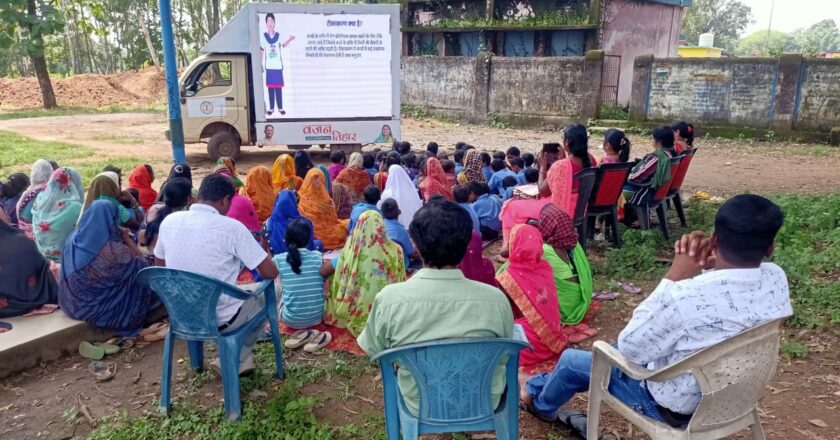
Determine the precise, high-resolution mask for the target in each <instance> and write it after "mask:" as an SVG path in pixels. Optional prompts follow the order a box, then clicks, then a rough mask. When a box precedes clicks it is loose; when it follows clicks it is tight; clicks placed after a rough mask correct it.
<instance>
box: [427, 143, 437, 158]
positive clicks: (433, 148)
mask: <svg viewBox="0 0 840 440" xmlns="http://www.w3.org/2000/svg"><path fill="white" fill-rule="evenodd" d="M439 148H440V147H439V146H438V144H437V142H429V143H428V144H427V145H426V157H437V154H438V149H439Z"/></svg>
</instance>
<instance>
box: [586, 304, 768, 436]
mask: <svg viewBox="0 0 840 440" xmlns="http://www.w3.org/2000/svg"><path fill="white" fill-rule="evenodd" d="M783 320H784V319H777V320H774V321H769V322H766V323H764V324H762V325H760V326H758V327H755V328H752V329H750V330H747V331H744V332H742V333H739V334H738V335H736V336H733V337H732V338H730V339H727V340H726V341H723V342H721V343H719V344H717V345H713V346H711V347H708V348H706V349H704V350H701V351H698V352H697V353H694V354H693V355H691V356H689V357H687V358H685V359H683V360H681V361H679V362H677V363H675V364H673V365H670V366H668V367H665V368H662V369H660V370H658V371H651V370H648V369H646V368H644V367H640V366H638V365H635V364H633V363H632V362H630V361H628V360H627V359H626V358H625V357H624V356H623V355H622V354H621V353H620V352H619V351H618V350H617V349H616V348H614V347H613V346H611V345H609V344H607V343H606V342H603V341H597V342H595V344H594V346H593V347H592V352H593V359H592V379H591V380H590V383H589V415H588V417H587V419H588V423H587V431H586V438H587V439H588V440H597V439H598V422H599V420H598V419H599V417H600V415H601V403H602V402H603V403H606V404H607V405H609V406H610V408H612V409H613V410H614V411H616V412H617V413H619V414H620V415H621V416H623V417H624V418H625V419H627V420H628V421H630V422H631V423H633V424H634V425H636V426H637V427H639V428H640V429H641V430H642V431H644V432H645V433H646V434H647V435H649V436H650V437H651V439H653V440H658V439H668V440H671V439H691V440H695V439H718V438H722V437H726V436H728V435H731V434H733V433H736V432H738V431H740V430H742V429H746V428H751V429H752V437H753V439H754V440H763V439H764V430H763V429H762V428H761V421H760V420H759V418H758V411H757V410H756V406H757V404H758V399H759V398H760V397H761V395H762V393H763V392H764V389H765V388H766V387H767V385H769V384H770V380H772V378H773V375H774V374H775V373H776V364H777V363H778V353H779V326H780V325H781V323H782V321H783ZM612 367H617V368H619V369H620V370H622V371H623V372H624V373H625V374H627V375H628V376H630V377H632V378H633V379H636V380H649V381H651V382H664V381H667V380H670V379H673V378H675V377H677V376H680V375H682V374H685V373H691V374H694V377H695V378H696V379H697V383H698V384H699V385H700V390H701V391H702V393H703V395H702V397H701V399H700V404H699V405H698V406H697V409H696V410H695V412H694V415H693V416H692V417H691V421H690V422H689V423H688V426H687V427H686V428H685V429H676V428H672V427H671V426H669V425H667V424H665V423H661V422H659V421H656V420H653V419H650V418H647V417H645V416H644V415H642V414H639V413H638V412H636V411H635V410H633V408H631V407H629V406H627V405H625V404H623V403H622V402H621V401H619V400H618V399H616V398H615V397H614V396H612V395H611V394H610V393H609V391H608V387H609V384H610V369H611V368H612Z"/></svg>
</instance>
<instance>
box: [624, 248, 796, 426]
mask: <svg viewBox="0 0 840 440" xmlns="http://www.w3.org/2000/svg"><path fill="white" fill-rule="evenodd" d="M792 314H793V308H792V307H791V304H790V292H789V291H788V281H787V276H786V275H785V272H784V270H782V268H780V267H779V266H777V265H775V264H773V263H764V264H762V265H761V267H759V268H756V269H729V270H718V271H709V272H706V273H703V274H702V275H699V276H697V277H695V278H692V279H689V280H683V281H679V282H673V281H670V280H662V282H661V283H659V286H658V287H657V288H656V290H654V291H653V293H652V294H651V295H650V296H649V297H648V298H647V299H645V300H644V301H643V302H642V303H641V304H639V306H638V307H636V310H635V311H633V317H632V318H631V319H630V322H629V323H628V324H627V327H625V328H624V330H622V331H621V334H620V335H619V336H618V350H619V351H620V352H621V353H622V354H623V355H624V356H625V357H627V358H628V359H629V360H631V361H632V362H634V363H636V364H639V365H647V368H648V369H650V370H658V369H660V368H663V367H666V366H668V365H672V364H674V363H676V362H677V361H680V360H682V359H684V358H686V357H688V356H689V355H691V354H693V353H694V352H696V351H699V350H702V349H703V348H706V347H709V346H712V345H715V344H717V343H719V342H721V341H724V340H726V339H728V338H730V337H732V336H735V335H736V334H738V333H740V332H742V331H744V330H747V329H750V328H753V327H756V326H758V325H760V324H762V323H764V322H767V321H770V320H773V319H778V318H783V317H786V316H790V315H792ZM647 388H648V390H649V391H650V393H651V395H652V396H653V398H654V399H655V400H656V402H657V403H659V405H660V406H663V407H665V408H668V409H670V410H671V411H674V412H677V413H680V414H692V413H693V412H694V410H695V409H696V408H697V405H698V404H699V403H700V397H701V392H700V386H699V385H697V380H696V379H695V378H694V376H693V375H691V374H684V375H682V376H679V377H676V378H674V379H672V380H669V381H667V382H647Z"/></svg>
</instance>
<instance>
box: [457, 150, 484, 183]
mask: <svg viewBox="0 0 840 440" xmlns="http://www.w3.org/2000/svg"><path fill="white" fill-rule="evenodd" d="M483 168H484V162H482V161H481V154H479V153H478V151H476V150H467V153H466V155H465V156H464V171H462V172H461V174H458V184H460V185H464V184H466V183H469V182H486V181H487V177H486V176H485V175H484V171H483Z"/></svg>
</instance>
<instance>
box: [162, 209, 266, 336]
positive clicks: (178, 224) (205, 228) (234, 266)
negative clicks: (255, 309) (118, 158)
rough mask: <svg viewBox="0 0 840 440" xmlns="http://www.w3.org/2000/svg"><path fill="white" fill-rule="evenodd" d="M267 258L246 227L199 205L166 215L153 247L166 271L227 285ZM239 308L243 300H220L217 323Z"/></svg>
mask: <svg viewBox="0 0 840 440" xmlns="http://www.w3.org/2000/svg"><path fill="white" fill-rule="evenodd" d="M267 256H268V254H266V252H265V251H264V250H263V248H261V247H260V245H259V244H258V243H257V241H256V240H254V236H253V235H251V233H250V232H248V229H247V228H246V227H245V225H243V224H242V223H240V222H239V221H238V220H235V219H232V218H230V217H225V216H223V215H221V214H219V211H217V210H216V208H213V207H212V206H210V205H203V204H199V203H196V204H194V205H192V207H190V210H189V211H182V212H176V213H173V214H169V215H168V216H167V217H166V218H165V219H164V220H163V222H162V223H161V225H160V232H159V233H158V240H157V245H156V246H155V257H157V258H160V259H161V260H166V267H168V268H170V269H177V270H185V271H188V272H193V273H197V274H200V275H204V276H207V277H210V278H215V279H217V280H220V281H224V282H226V283H228V284H230V285H236V278H237V277H238V276H239V273H240V272H242V267H243V266H244V267H247V268H248V269H251V270H253V269H255V268H256V267H257V266H259V265H260V263H262V262H263V260H265V257H267ZM241 304H242V300H239V299H236V298H232V297H230V296H226V295H222V296H220V297H219V303H218V304H217V305H216V319H217V320H218V323H219V324H220V325H221V324H224V323H226V322H228V321H230V319H231V318H232V317H233V315H235V314H236V312H237V311H238V310H239V307H240V306H241Z"/></svg>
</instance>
